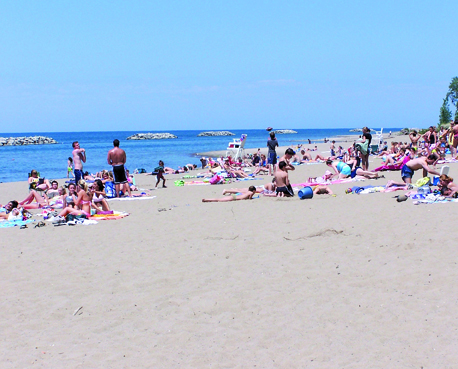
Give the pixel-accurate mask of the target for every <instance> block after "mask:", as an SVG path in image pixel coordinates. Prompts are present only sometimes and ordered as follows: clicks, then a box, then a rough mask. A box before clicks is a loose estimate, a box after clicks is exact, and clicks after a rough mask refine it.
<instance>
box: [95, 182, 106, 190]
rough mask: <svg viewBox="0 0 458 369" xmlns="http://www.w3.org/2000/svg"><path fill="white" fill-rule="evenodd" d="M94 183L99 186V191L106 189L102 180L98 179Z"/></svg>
mask: <svg viewBox="0 0 458 369" xmlns="http://www.w3.org/2000/svg"><path fill="white" fill-rule="evenodd" d="M94 183H95V184H96V185H97V188H98V189H99V191H103V189H104V188H105V186H104V185H103V182H102V181H101V180H100V179H96V180H95V181H94Z"/></svg>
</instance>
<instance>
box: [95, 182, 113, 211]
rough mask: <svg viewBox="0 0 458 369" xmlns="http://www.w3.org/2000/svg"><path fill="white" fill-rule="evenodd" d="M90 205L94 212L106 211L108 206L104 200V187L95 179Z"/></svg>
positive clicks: (108, 208)
mask: <svg viewBox="0 0 458 369" xmlns="http://www.w3.org/2000/svg"><path fill="white" fill-rule="evenodd" d="M92 192H93V193H94V195H93V196H92V204H93V206H92V207H93V208H94V209H96V210H102V211H108V210H110V206H109V205H108V202H107V200H106V199H105V198H106V196H107V194H106V193H105V187H104V185H103V183H102V181H101V180H100V179H96V180H95V181H94V183H93V184H92Z"/></svg>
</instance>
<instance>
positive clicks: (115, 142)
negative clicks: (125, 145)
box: [113, 138, 119, 147]
mask: <svg viewBox="0 0 458 369" xmlns="http://www.w3.org/2000/svg"><path fill="white" fill-rule="evenodd" d="M113 146H114V147H119V140H118V139H117V138H116V139H114V140H113Z"/></svg>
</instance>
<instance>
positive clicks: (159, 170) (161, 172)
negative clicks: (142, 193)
mask: <svg viewBox="0 0 458 369" xmlns="http://www.w3.org/2000/svg"><path fill="white" fill-rule="evenodd" d="M154 171H155V172H157V174H156V178H157V182H156V187H157V185H158V184H159V182H160V181H161V179H162V187H164V188H167V186H166V185H165V178H164V162H163V161H162V160H159V166H158V167H156V168H154Z"/></svg>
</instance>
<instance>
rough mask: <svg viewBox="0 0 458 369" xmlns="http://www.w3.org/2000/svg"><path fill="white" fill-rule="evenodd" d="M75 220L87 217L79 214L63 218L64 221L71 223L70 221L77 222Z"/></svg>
mask: <svg viewBox="0 0 458 369" xmlns="http://www.w3.org/2000/svg"><path fill="white" fill-rule="evenodd" d="M77 219H87V216H86V215H84V214H80V215H73V214H68V215H67V216H66V217H65V220H66V221H67V222H71V221H72V220H77Z"/></svg>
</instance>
